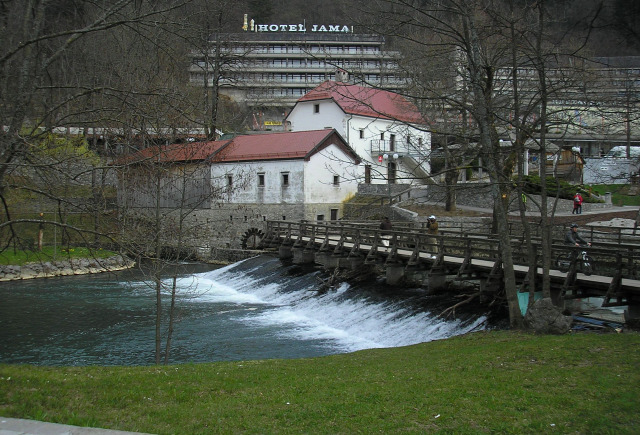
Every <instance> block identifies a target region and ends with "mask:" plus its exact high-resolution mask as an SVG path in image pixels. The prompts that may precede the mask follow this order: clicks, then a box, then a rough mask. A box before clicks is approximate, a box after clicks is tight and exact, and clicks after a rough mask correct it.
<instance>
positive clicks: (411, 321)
mask: <svg viewBox="0 0 640 435" xmlns="http://www.w3.org/2000/svg"><path fill="white" fill-rule="evenodd" d="M243 263H245V262H240V263H236V264H234V265H231V266H228V267H225V268H222V269H218V270H215V271H212V272H207V273H203V274H199V275H198V276H197V277H196V279H197V281H198V285H197V287H198V296H197V297H196V298H195V300H208V301H216V302H225V303H231V304H237V305H250V306H254V305H259V306H260V308H259V309H251V310H245V311H243V314H242V317H239V318H237V319H236V321H238V322H242V323H244V324H246V325H250V326H251V327H253V328H256V329H261V328H269V329H270V328H273V327H277V328H278V331H279V332H278V334H279V335H280V336H283V337H284V338H294V339H300V340H323V341H325V342H329V343H331V346H334V347H335V350H336V351H338V352H352V351H356V350H361V349H369V348H382V347H397V346H406V345H411V344H416V343H421V342H426V341H431V340H436V339H442V338H447V337H451V336H454V335H459V334H464V333H466V332H469V331H472V330H475V329H478V328H481V327H482V325H483V323H484V322H485V320H486V319H485V318H484V317H480V318H478V319H476V320H475V321H473V322H471V323H466V324H462V323H461V322H459V321H455V320H453V321H449V320H442V319H437V318H435V316H434V315H433V314H431V313H428V312H413V311H412V310H410V309H409V308H407V307H404V306H402V305H401V304H397V303H393V302H388V301H380V300H376V301H373V300H368V299H366V298H362V297H354V296H355V295H353V294H351V295H350V296H351V297H345V296H346V295H348V294H349V293H350V290H351V287H350V286H349V284H346V283H343V284H341V285H340V286H339V288H337V289H336V290H334V291H328V292H325V293H322V294H320V293H318V292H317V290H316V289H317V287H318V282H317V281H314V280H313V279H306V280H298V281H297V282H293V283H292V282H291V280H288V279H286V278H285V279H283V280H282V279H277V280H275V282H274V281H271V280H269V279H265V274H264V273H261V269H263V267H262V265H259V266H256V267H248V268H246V269H245V267H244V266H248V264H243ZM277 278H282V277H277ZM292 287H293V288H292Z"/></svg>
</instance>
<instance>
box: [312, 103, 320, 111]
mask: <svg viewBox="0 0 640 435" xmlns="http://www.w3.org/2000/svg"><path fill="white" fill-rule="evenodd" d="M313 113H320V105H319V104H314V105H313Z"/></svg>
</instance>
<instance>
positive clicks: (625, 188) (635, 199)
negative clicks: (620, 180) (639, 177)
mask: <svg viewBox="0 0 640 435" xmlns="http://www.w3.org/2000/svg"><path fill="white" fill-rule="evenodd" d="M590 187H591V189H592V190H593V191H594V192H596V193H598V195H601V196H603V195H604V194H605V193H607V192H611V202H612V203H613V205H628V206H637V205H640V195H638V194H637V191H636V190H634V188H637V185H636V186H635V187H634V186H633V185H631V184H596V185H593V186H590Z"/></svg>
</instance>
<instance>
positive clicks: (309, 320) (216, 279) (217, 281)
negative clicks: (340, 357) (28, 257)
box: [0, 256, 485, 365]
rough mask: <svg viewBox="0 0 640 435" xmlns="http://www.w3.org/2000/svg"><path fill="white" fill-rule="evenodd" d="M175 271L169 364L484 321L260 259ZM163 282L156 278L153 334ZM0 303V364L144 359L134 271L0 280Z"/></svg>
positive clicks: (389, 342) (378, 340)
mask: <svg viewBox="0 0 640 435" xmlns="http://www.w3.org/2000/svg"><path fill="white" fill-rule="evenodd" d="M199 270H202V269H199ZM181 273H182V275H180V278H179V279H178V280H177V282H176V284H177V295H178V298H177V300H176V317H175V325H174V328H175V329H174V334H173V337H172V346H171V353H170V362H171V363H186V362H212V361H236V360H255V359H269V358H307V357H315V356H323V355H331V354H335V353H345V352H352V351H356V350H361V349H369V348H382V347H396V346H406V345H410V344H415V343H420V342H426V341H431V340H436V339H442V338H447V337H451V336H454V335H459V334H463V333H466V332H468V331H471V330H474V329H481V328H484V322H485V318H484V317H482V316H475V317H473V316H472V317H471V320H465V321H459V320H442V319H438V318H436V316H435V315H434V314H432V313H431V312H429V308H428V307H430V306H432V305H433V304H432V303H431V302H432V301H431V300H427V299H426V298H427V296H426V294H425V292H424V291H423V290H421V289H413V290H412V289H398V288H393V287H389V286H386V285H385V284H384V283H380V282H375V281H374V282H367V283H363V284H358V285H355V286H351V285H349V284H342V285H340V286H339V287H338V288H337V289H335V290H330V291H327V292H325V293H319V292H318V291H317V289H318V287H319V281H318V279H317V275H318V274H319V273H320V272H319V271H317V270H315V271H314V270H313V269H311V270H302V269H300V268H299V267H296V266H291V265H284V264H282V263H281V262H280V261H279V260H278V259H275V258H272V257H268V256H260V257H256V258H253V259H249V260H245V261H242V262H239V263H235V264H233V265H231V266H227V267H223V268H220V269H217V270H214V271H210V272H204V273H192V272H188V271H186V270H185V271H184V272H181ZM171 285H172V281H171V280H167V281H164V282H163V288H162V308H163V316H162V319H163V320H162V325H161V328H160V329H161V334H162V340H165V339H166V333H167V323H168V321H167V320H168V317H167V310H168V307H169V305H170V298H169V295H170V293H171ZM0 301H2V303H0V343H2V344H3V345H2V346H0V362H3V363H27V364H41V365H144V364H153V362H154V353H155V331H156V320H157V316H156V308H157V305H156V304H157V298H156V294H155V285H154V283H153V282H152V281H150V280H149V279H148V276H144V275H143V274H141V273H139V272H136V271H129V272H123V273H122V274H120V275H117V276H116V275H112V274H103V275H96V276H78V277H69V278H61V279H56V280H25V281H20V282H11V283H4V285H0ZM440 309H442V308H440ZM440 309H438V311H439V310H440ZM438 311H436V312H438Z"/></svg>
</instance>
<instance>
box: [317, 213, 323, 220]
mask: <svg viewBox="0 0 640 435" xmlns="http://www.w3.org/2000/svg"><path fill="white" fill-rule="evenodd" d="M316 220H318V221H323V220H324V215H323V214H319V215H318V216H317V217H316Z"/></svg>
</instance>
